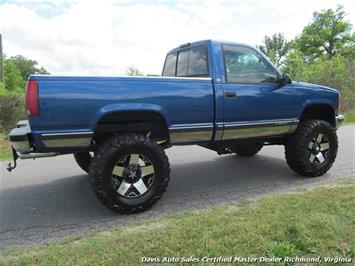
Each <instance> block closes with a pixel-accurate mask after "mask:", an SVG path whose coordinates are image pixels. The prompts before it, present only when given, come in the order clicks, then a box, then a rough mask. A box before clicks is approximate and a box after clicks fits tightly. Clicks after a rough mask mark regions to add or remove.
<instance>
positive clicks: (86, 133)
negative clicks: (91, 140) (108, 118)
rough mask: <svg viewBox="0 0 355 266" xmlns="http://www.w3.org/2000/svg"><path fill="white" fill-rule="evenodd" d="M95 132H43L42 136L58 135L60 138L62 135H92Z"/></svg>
mask: <svg viewBox="0 0 355 266" xmlns="http://www.w3.org/2000/svg"><path fill="white" fill-rule="evenodd" d="M92 134H93V132H92V131H87V132H68V133H46V134H42V135H41V136H42V137H48V136H56V137H58V138H60V137H61V136H72V135H73V136H74V135H75V136H76V135H92Z"/></svg>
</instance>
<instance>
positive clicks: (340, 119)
mask: <svg viewBox="0 0 355 266" xmlns="http://www.w3.org/2000/svg"><path fill="white" fill-rule="evenodd" d="M343 122H344V116H343V115H340V114H338V115H337V116H336V117H335V129H338V128H339V127H340V126H341V125H342V124H343Z"/></svg>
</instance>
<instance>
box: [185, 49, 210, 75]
mask: <svg viewBox="0 0 355 266" xmlns="http://www.w3.org/2000/svg"><path fill="white" fill-rule="evenodd" d="M188 75H189V76H190V77H208V76H209V73H208V62H207V48H206V46H205V45H201V46H196V47H193V48H191V49H190V58H189V69H188Z"/></svg>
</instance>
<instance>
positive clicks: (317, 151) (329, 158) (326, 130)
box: [285, 120, 338, 177]
mask: <svg viewBox="0 0 355 266" xmlns="http://www.w3.org/2000/svg"><path fill="white" fill-rule="evenodd" d="M337 152H338V138H337V135H336V132H335V129H334V128H333V126H332V125H331V124H329V123H328V122H326V121H323V120H305V121H302V122H301V123H300V125H299V127H298V129H297V130H296V133H295V134H294V135H293V136H291V137H290V138H289V140H288V141H287V143H286V145H285V155H286V161H287V164H288V165H289V167H290V168H291V169H292V170H294V171H295V172H297V173H299V174H301V175H304V176H308V177H315V176H320V175H323V174H324V173H326V172H327V171H328V170H329V169H330V167H331V166H332V165H333V163H334V161H335V158H336V156H337Z"/></svg>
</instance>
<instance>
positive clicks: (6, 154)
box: [0, 132, 12, 161]
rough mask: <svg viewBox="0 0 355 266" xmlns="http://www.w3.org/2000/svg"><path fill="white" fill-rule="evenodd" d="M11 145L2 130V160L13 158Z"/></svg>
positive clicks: (0, 155) (0, 141)
mask: <svg viewBox="0 0 355 266" xmlns="http://www.w3.org/2000/svg"><path fill="white" fill-rule="evenodd" d="M11 158H12V150H11V145H10V143H9V142H8V140H7V136H6V135H5V134H3V133H1V132H0V161H4V160H11Z"/></svg>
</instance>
